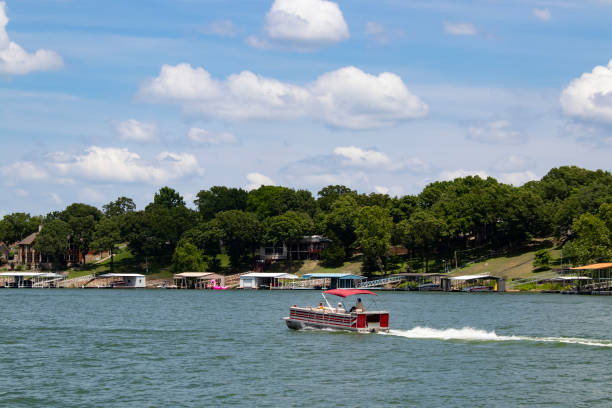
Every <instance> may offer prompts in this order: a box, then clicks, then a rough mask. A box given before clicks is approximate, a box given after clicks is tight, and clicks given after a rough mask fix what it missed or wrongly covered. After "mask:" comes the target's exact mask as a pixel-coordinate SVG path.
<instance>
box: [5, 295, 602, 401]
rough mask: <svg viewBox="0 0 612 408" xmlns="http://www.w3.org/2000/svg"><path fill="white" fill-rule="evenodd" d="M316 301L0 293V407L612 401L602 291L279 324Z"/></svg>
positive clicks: (398, 305) (403, 299)
mask: <svg viewBox="0 0 612 408" xmlns="http://www.w3.org/2000/svg"><path fill="white" fill-rule="evenodd" d="M318 301H319V294H318V293H317V292H314V291H293V292H291V291H287V292H275V291H274V292H269V291H260V292H236V291H226V292H202V291H171V290H142V291H128V290H1V291H0V313H1V317H0V344H1V345H2V351H1V354H0V406H2V407H204V406H210V407H216V406H248V407H251V406H257V407H330V406H331V407H334V406H335V407H378V406H418V407H441V406H444V407H474V406H483V407H484V406H487V407H488V406H494V407H504V406H508V407H516V406H525V407H526V406H536V405H537V406H550V407H559V406H567V407H610V406H612V403H611V401H612V390H611V389H610V384H612V370H611V369H610V368H609V367H610V363H612V317H610V314H609V309H610V306H611V305H612V298H610V297H578V296H563V295H530V294H444V293H399V292H396V293H393V292H383V293H380V295H379V296H378V297H377V298H376V303H377V306H378V308H381V309H386V310H389V311H390V313H391V326H392V331H391V333H390V334H388V335H380V334H364V335H359V334H351V333H341V332H317V331H304V332H295V331H290V330H288V329H287V328H286V326H285V325H284V322H283V321H282V320H281V318H282V317H283V316H285V315H286V314H287V312H288V307H289V305H292V304H294V303H297V304H301V305H307V304H315V303H316V302H318ZM373 307H375V306H374V305H373V304H371V303H370V308H373Z"/></svg>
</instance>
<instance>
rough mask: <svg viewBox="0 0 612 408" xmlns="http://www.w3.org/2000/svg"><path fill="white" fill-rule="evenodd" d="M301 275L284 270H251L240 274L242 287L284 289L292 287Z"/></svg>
mask: <svg viewBox="0 0 612 408" xmlns="http://www.w3.org/2000/svg"><path fill="white" fill-rule="evenodd" d="M298 279H300V277H299V276H296V275H292V274H290V273H282V272H251V273H245V274H244V275H240V289H283V288H285V287H292V286H293V285H292V283H293V282H295V281H296V280H298Z"/></svg>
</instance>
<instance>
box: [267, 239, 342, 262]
mask: <svg viewBox="0 0 612 408" xmlns="http://www.w3.org/2000/svg"><path fill="white" fill-rule="evenodd" d="M330 242H331V240H330V239H328V238H325V237H323V236H321V235H307V236H304V237H303V238H302V239H301V240H300V241H299V242H297V243H293V244H291V245H287V244H285V243H283V244H279V245H266V246H262V247H260V248H259V258H260V259H262V260H264V261H277V260H285V259H292V260H307V259H315V260H316V259H319V258H320V257H321V252H322V251H323V250H324V249H325V248H327V247H328V246H329V243H330Z"/></svg>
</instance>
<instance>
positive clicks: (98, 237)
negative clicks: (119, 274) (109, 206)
mask: <svg viewBox="0 0 612 408" xmlns="http://www.w3.org/2000/svg"><path fill="white" fill-rule="evenodd" d="M119 219H120V218H119V217H117V216H116V217H113V218H108V217H107V218H103V219H102V220H101V221H100V222H99V223H98V224H97V225H96V230H95V232H94V234H93V241H92V242H91V248H92V249H93V250H95V251H108V252H109V253H110V256H111V271H114V269H115V245H117V244H119V243H120V242H121V229H120V227H119V222H120V221H119Z"/></svg>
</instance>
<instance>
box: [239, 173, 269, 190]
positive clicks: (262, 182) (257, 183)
mask: <svg viewBox="0 0 612 408" xmlns="http://www.w3.org/2000/svg"><path fill="white" fill-rule="evenodd" d="M246 178H247V180H248V181H249V183H250V184H248V185H247V186H246V187H245V189H246V190H247V191H251V190H256V189H258V188H259V187H261V186H275V185H276V183H275V182H274V181H273V180H272V179H271V178H270V177H268V176H264V175H263V174H261V173H249V174H247V176H246Z"/></svg>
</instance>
